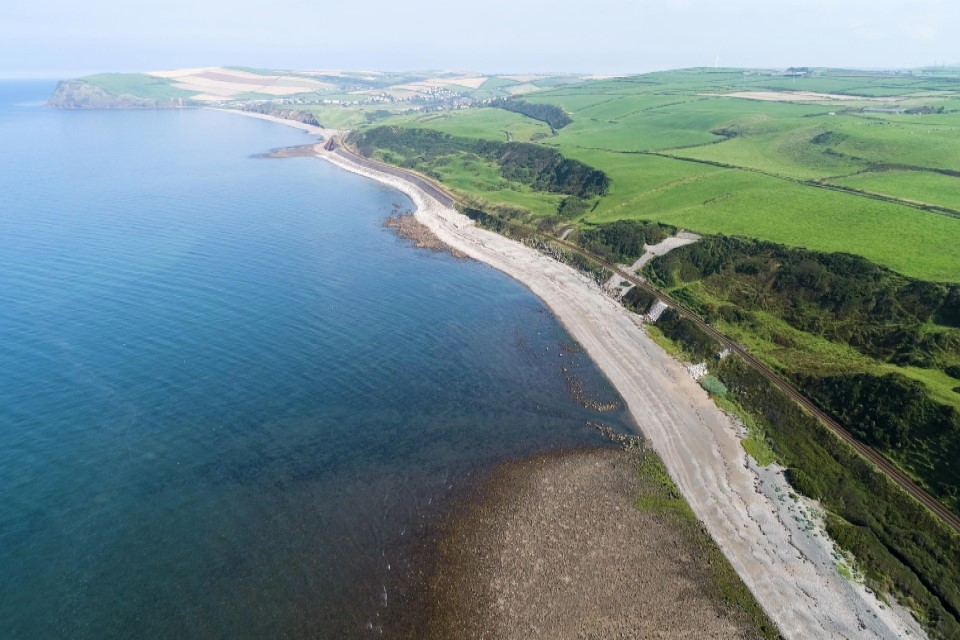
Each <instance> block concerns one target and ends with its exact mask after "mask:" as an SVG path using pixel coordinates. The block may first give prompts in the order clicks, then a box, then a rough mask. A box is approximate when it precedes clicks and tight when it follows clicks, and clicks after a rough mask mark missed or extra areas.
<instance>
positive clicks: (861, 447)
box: [551, 238, 960, 533]
mask: <svg viewBox="0 0 960 640" xmlns="http://www.w3.org/2000/svg"><path fill="white" fill-rule="evenodd" d="M551 240H552V241H553V242H556V243H558V244H561V245H563V246H564V247H565V248H567V249H569V250H571V251H575V252H577V253H579V254H580V255H582V256H583V257H585V258H589V259H590V260H592V261H594V262H596V263H597V264H600V265H603V266H604V267H605V268H607V269H609V270H611V271H613V272H614V273H616V274H617V275H618V276H620V277H621V278H623V279H624V280H627V281H628V282H630V283H631V284H633V285H635V286H638V287H641V288H643V289H644V290H646V291H648V292H650V293H651V294H653V295H655V296H656V297H657V298H658V299H659V300H661V301H662V302H664V303H665V304H667V305H669V306H671V307H673V308H674V309H676V310H677V312H678V313H680V314H681V315H682V316H684V317H685V318H688V319H689V320H691V321H692V322H694V323H695V324H696V325H697V326H698V327H699V328H700V329H701V330H703V332H704V333H706V334H708V335H709V336H711V337H712V338H714V339H715V340H717V342H719V343H720V344H721V345H723V346H725V347H727V348H729V349H730V350H731V351H732V352H734V353H736V354H737V355H739V356H740V357H741V358H742V359H743V360H744V361H746V362H747V364H749V365H750V366H751V367H753V368H754V369H755V370H756V371H757V372H758V373H760V375H762V376H763V377H764V378H766V379H767V380H769V381H770V382H771V383H773V384H774V385H776V386H777V388H779V389H780V390H781V391H783V392H784V393H786V394H787V395H788V396H789V397H790V398H791V399H792V400H793V401H794V402H796V403H797V404H799V405H800V406H801V407H803V408H804V409H805V410H806V411H807V412H808V413H810V414H812V415H813V416H814V417H816V418H817V419H818V420H820V422H822V423H823V424H824V425H825V426H826V427H827V428H828V429H830V431H832V432H833V433H834V434H835V435H836V436H837V437H839V438H840V439H841V440H843V441H844V442H846V443H847V444H849V445H850V446H851V447H853V448H854V449H855V450H856V451H857V452H858V453H859V454H860V455H862V456H863V457H865V458H867V459H868V460H869V461H870V462H872V463H873V464H874V466H876V467H877V468H878V469H879V470H880V471H881V472H883V473H884V474H885V475H886V476H887V477H889V478H890V479H891V480H893V482H895V483H896V484H897V485H898V486H899V487H900V488H901V489H903V490H904V491H906V492H907V493H908V494H910V495H911V496H913V498H914V499H916V500H917V501H918V502H919V503H920V504H922V505H923V506H925V507H927V508H928V509H930V511H932V512H933V513H934V514H935V515H936V516H937V517H939V518H940V519H941V520H942V521H943V522H944V523H946V524H947V525H948V526H949V527H951V528H952V529H953V530H954V531H956V532H957V533H960V517H958V516H957V515H956V514H954V513H953V512H952V511H950V510H949V509H948V508H947V507H946V506H944V505H943V504H941V503H940V501H939V500H937V499H936V498H935V497H933V496H932V495H930V494H929V493H928V492H927V491H926V490H925V489H924V488H923V487H921V486H919V485H918V484H917V483H916V481H914V480H913V478H911V477H910V476H908V475H907V474H906V473H904V471H903V470H902V469H900V468H899V467H898V466H896V465H895V464H893V463H892V462H890V461H889V460H888V459H887V458H885V457H884V456H883V455H882V454H880V453H878V452H877V451H876V450H874V449H873V448H872V447H870V446H869V445H867V444H865V443H863V442H861V441H860V440H859V439H858V438H857V437H856V436H854V435H853V434H852V433H850V432H849V431H847V430H846V429H845V428H844V427H843V426H842V425H840V423H838V422H837V421H836V420H834V419H833V418H831V417H830V416H829V415H828V414H827V413H825V412H824V411H823V410H822V409H820V408H819V407H818V406H817V405H816V404H814V403H813V402H812V401H811V400H810V399H809V398H807V397H806V396H804V395H803V394H802V393H800V391H798V390H797V389H796V388H795V387H794V386H793V385H791V384H790V383H789V382H787V381H786V380H784V379H783V378H782V377H780V375H779V374H777V373H776V372H774V371H773V370H772V369H770V368H769V367H768V366H767V365H765V364H764V363H763V362H761V361H760V360H758V359H757V358H755V357H754V356H753V355H751V354H750V352H749V351H747V350H746V348H744V347H743V346H741V345H740V344H739V343H737V342H734V341H733V340H731V339H730V338H727V337H726V336H724V335H723V334H722V333H720V332H719V331H717V330H716V329H715V328H713V327H712V326H710V325H709V324H708V323H707V322H705V321H704V320H703V319H701V318H700V317H699V316H698V315H696V314H695V313H693V312H692V311H690V310H689V309H687V308H686V307H684V306H683V305H682V304H680V303H679V302H678V301H676V300H674V299H673V298H672V297H670V296H669V295H667V294H665V293H663V292H662V291H659V290H658V289H656V288H655V287H653V286H651V285H650V284H649V283H647V282H646V281H645V280H642V279H640V278H639V277H637V276H636V275H633V274H631V273H627V272H625V271H623V270H622V269H621V268H620V267H618V266H617V265H613V264H610V263H609V262H607V261H605V260H603V259H602V258H599V257H598V256H596V255H594V254H592V253H590V252H589V251H584V250H583V249H581V248H580V247H578V246H577V245H575V244H573V243H571V242H567V241H566V240H560V239H559V238H551Z"/></svg>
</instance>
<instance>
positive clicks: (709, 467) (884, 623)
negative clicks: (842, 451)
mask: <svg viewBox="0 0 960 640" xmlns="http://www.w3.org/2000/svg"><path fill="white" fill-rule="evenodd" d="M317 155H318V157H320V158H322V159H325V160H327V161H328V162H331V163H332V164H335V165H337V166H339V167H340V168H342V169H344V170H347V171H350V172H352V173H356V174H358V175H362V176H364V177H367V178H370V179H372V180H375V181H377V182H380V183H382V184H385V185H387V186H390V187H392V188H394V189H397V190H398V191H400V192H401V193H404V194H405V195H406V196H407V197H409V198H410V199H411V200H412V201H413V203H414V205H415V207H416V211H415V214H414V215H416V217H417V218H418V219H419V220H420V222H421V223H423V224H424V225H425V226H427V227H428V228H430V229H431V230H432V231H433V232H434V234H435V235H437V237H438V238H439V239H440V241H442V242H444V243H446V244H448V245H450V246H451V247H454V248H455V249H457V250H459V251H461V252H462V253H465V254H466V255H468V256H470V257H472V258H474V259H476V260H478V261H480V262H483V263H485V264H487V265H488V266H491V267H493V268H495V269H497V270H498V271H501V272H503V273H504V274H506V275H508V276H509V277H511V278H513V279H515V280H517V281H518V282H520V283H521V284H523V285H525V286H526V287H527V288H528V289H530V291H531V292H532V293H533V294H534V295H536V296H537V297H538V298H540V300H542V301H543V302H544V304H546V306H547V307H548V308H550V310H551V311H552V312H553V313H554V315H555V316H556V317H557V319H558V320H559V321H560V322H561V324H562V325H563V326H564V328H565V329H566V330H567V332H568V333H569V334H570V335H571V336H572V337H573V338H574V339H576V340H577V341H578V342H579V343H580V344H581V345H583V347H584V349H585V350H586V352H587V354H588V355H589V356H590V358H591V359H592V360H593V361H594V362H595V363H596V364H597V366H598V368H599V369H600V370H601V371H602V372H603V373H604V375H606V376H607V378H608V379H609V380H610V382H611V383H612V384H613V386H614V388H615V389H616V390H617V392H618V393H620V395H621V397H623V399H624V402H625V403H626V405H627V408H628V410H629V411H630V414H631V416H632V417H633V419H634V421H635V423H636V424H637V427H638V428H639V430H640V432H641V434H642V435H643V436H644V438H645V439H646V440H647V442H649V443H650V445H651V447H652V448H653V450H654V451H655V452H656V453H657V455H658V456H659V457H660V458H661V460H663V463H664V465H665V466H666V468H667V469H668V471H669V473H670V475H671V477H672V478H673V480H674V481H675V482H676V484H677V485H678V487H679V488H680V491H681V493H682V494H683V497H684V499H685V500H686V501H687V503H688V504H689V505H690V507H691V508H692V509H693V511H694V513H695V515H696V516H697V518H698V519H699V520H700V521H701V522H703V524H704V525H705V526H706V528H707V530H708V532H709V533H710V535H711V537H712V538H713V539H714V541H715V542H716V543H717V544H718V546H719V547H720V548H721V550H722V551H723V553H724V555H725V556H726V557H727V559H728V561H729V562H730V564H731V565H732V566H733V568H734V570H735V571H736V572H737V574H738V575H739V576H740V577H741V579H742V580H743V581H744V583H746V585H747V586H748V588H749V589H750V591H751V592H752V593H753V594H754V597H755V598H756V599H757V601H758V602H759V604H760V606H761V607H762V608H763V610H764V612H765V613H766V614H767V615H768V616H769V617H770V619H771V620H773V621H774V623H775V624H777V625H778V627H779V628H780V631H781V632H782V633H783V635H784V636H785V637H787V638H811V637H826V638H838V637H859V638H900V637H903V636H904V635H905V634H910V635H911V636H913V637H925V635H926V634H925V633H924V632H923V630H922V628H921V627H920V626H919V625H918V624H917V623H916V621H915V620H914V619H913V617H912V616H911V615H910V614H909V612H908V611H906V610H905V609H904V608H902V607H899V606H896V605H894V606H890V605H887V604H884V603H882V602H881V601H880V600H878V599H877V597H876V596H874V595H873V594H872V593H870V592H868V591H867V590H866V589H865V588H864V587H863V586H862V585H859V584H855V583H852V582H849V581H847V580H846V579H844V578H843V577H842V576H841V575H840V573H839V571H838V570H837V568H836V560H835V559H834V557H833V555H832V554H833V546H832V544H831V543H830V542H829V541H828V539H827V538H826V536H825V534H823V533H822V531H821V532H816V529H817V527H813V528H810V529H809V530H808V524H809V523H810V522H811V521H812V520H814V518H813V515H812V514H811V511H812V510H813V509H815V505H812V504H806V505H805V504H803V503H802V502H801V501H799V500H798V501H797V503H796V504H794V503H792V501H791V504H790V505H789V506H788V505H787V504H785V503H784V502H783V501H784V500H785V499H786V496H788V495H791V494H792V493H793V492H792V489H791V488H790V486H789V484H788V483H787V481H786V479H785V478H784V476H783V472H782V470H779V469H772V468H770V467H768V468H766V469H758V468H757V467H756V466H755V465H754V464H753V463H752V461H750V460H749V459H748V458H747V455H746V452H745V451H744V450H743V447H742V446H741V444H740V437H741V434H740V432H739V431H740V429H739V427H738V426H737V425H736V424H735V423H734V421H733V419H732V418H731V417H730V416H728V415H726V414H725V413H723V412H722V411H721V410H720V409H719V408H718V407H717V406H716V405H715V404H714V403H713V401H712V400H710V398H709V396H708V395H707V393H706V391H704V390H703V389H702V388H701V387H700V385H698V384H697V383H696V382H695V381H694V380H693V379H692V378H690V376H689V375H688V374H687V372H686V370H685V368H684V366H683V365H682V364H681V363H680V362H679V361H678V360H675V359H674V358H673V357H672V356H670V355H669V354H667V353H666V352H665V351H664V350H662V349H661V348H660V347H659V346H658V345H656V344H655V343H654V342H653V341H652V340H651V339H650V338H649V337H648V336H647V334H646V332H645V331H643V329H642V328H641V326H640V325H639V322H638V318H636V317H635V316H633V315H632V314H630V312H628V311H627V310H626V309H625V308H623V307H622V306H621V305H619V304H617V303H616V302H615V301H614V300H612V299H611V298H610V297H608V296H606V295H605V294H604V293H603V292H602V291H601V289H600V288H599V287H598V286H597V285H596V284H595V283H594V282H592V281H591V280H589V279H587V278H586V277H585V276H583V275H582V274H580V273H579V272H576V271H575V270H573V269H572V268H571V267H568V266H566V265H563V264H561V263H559V262H557V261H555V260H553V259H551V258H549V257H547V256H544V255H542V254H540V253H538V252H536V251H535V250H534V249H531V248H529V247H526V246H524V245H521V244H520V243H517V242H515V241H513V240H510V239H508V238H506V237H504V236H501V235H499V234H496V233H494V232H492V231H487V230H485V229H481V228H479V227H477V226H476V225H475V224H474V222H473V221H472V220H470V219H469V218H467V217H466V216H465V215H463V214H461V213H459V212H457V211H455V210H453V209H450V208H447V207H444V206H443V205H441V204H440V203H439V202H437V201H436V200H435V199H433V198H431V197H430V196H429V195H428V194H427V193H425V192H424V191H423V190H422V189H420V188H419V187H418V186H417V185H415V184H414V183H412V182H410V181H408V180H404V179H403V178H401V177H398V176H395V175H392V174H388V173H385V172H381V171H376V170H373V169H370V168H368V167H362V166H359V165H356V164H354V163H352V162H350V161H349V160H347V159H345V158H344V157H343V156H340V155H334V154H332V153H329V152H325V151H322V150H318V154H317Z"/></svg>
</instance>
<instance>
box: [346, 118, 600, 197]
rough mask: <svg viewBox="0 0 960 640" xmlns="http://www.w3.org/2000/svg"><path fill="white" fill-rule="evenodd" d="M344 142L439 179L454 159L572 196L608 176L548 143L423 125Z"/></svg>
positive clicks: (370, 132) (594, 189) (591, 193)
mask: <svg viewBox="0 0 960 640" xmlns="http://www.w3.org/2000/svg"><path fill="white" fill-rule="evenodd" d="M347 142H348V144H351V145H353V146H355V147H356V148H357V150H358V151H359V152H360V153H361V154H362V155H364V156H366V157H372V156H375V155H378V156H380V157H382V158H383V159H385V160H387V161H388V162H393V163H394V164H399V165H401V166H406V167H410V168H413V169H418V170H420V171H423V172H425V173H428V174H430V175H433V176H435V177H438V178H440V179H443V178H444V172H445V168H447V167H450V166H451V165H453V164H454V162H459V163H460V164H461V166H463V163H464V162H472V163H480V164H483V165H485V166H486V167H487V168H493V169H495V170H496V171H497V172H498V173H499V176H500V178H502V179H503V180H504V181H505V183H506V184H507V185H508V186H510V185H517V186H519V187H521V188H526V189H528V190H532V191H540V192H545V193H554V194H565V195H568V196H575V197H577V198H593V197H595V196H599V195H603V194H604V193H605V192H606V190H607V188H608V186H609V179H608V178H607V176H606V175H605V174H604V173H603V172H602V171H598V170H597V169H594V168H593V167H590V166H588V165H586V164H584V163H582V162H579V161H576V160H570V159H568V158H565V157H563V156H562V155H561V154H560V153H559V152H557V151H556V150H554V149H550V148H547V147H543V146H539V145H535V144H530V143H523V142H496V141H492V140H478V139H471V138H466V137H461V136H451V135H449V134H444V133H440V132H438V131H432V130H428V129H406V128H399V127H385V126H384V127H374V128H370V129H366V130H363V131H357V132H354V133H351V134H350V135H349V136H348V137H347Z"/></svg>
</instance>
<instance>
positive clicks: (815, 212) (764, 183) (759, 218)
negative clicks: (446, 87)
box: [405, 71, 960, 281]
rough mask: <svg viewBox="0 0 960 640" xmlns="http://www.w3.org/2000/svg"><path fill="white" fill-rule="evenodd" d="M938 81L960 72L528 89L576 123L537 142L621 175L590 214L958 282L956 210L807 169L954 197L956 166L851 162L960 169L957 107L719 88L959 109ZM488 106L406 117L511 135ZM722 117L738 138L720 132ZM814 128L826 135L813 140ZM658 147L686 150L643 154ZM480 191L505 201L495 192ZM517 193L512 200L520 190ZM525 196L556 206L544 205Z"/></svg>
mask: <svg viewBox="0 0 960 640" xmlns="http://www.w3.org/2000/svg"><path fill="white" fill-rule="evenodd" d="M943 88H950V89H952V90H953V91H956V90H958V89H960V83H958V82H956V80H955V79H952V78H946V79H942V78H915V77H909V76H882V75H879V74H869V73H865V74H858V73H833V74H830V75H827V76H825V77H817V78H799V79H789V78H773V77H768V76H745V75H743V73H741V72H739V71H719V72H713V71H710V72H704V71H687V72H669V73H656V74H649V75H646V76H639V77H635V78H625V79H612V80H604V81H597V82H588V83H582V84H579V85H573V86H564V87H560V88H557V89H554V90H549V91H542V92H539V93H535V94H529V95H527V96H525V98H524V99H525V100H528V101H532V102H549V103H553V104H558V105H560V106H562V107H563V108H564V109H565V110H567V111H568V112H569V113H571V115H572V117H573V119H574V122H573V124H571V125H569V126H568V127H565V128H564V129H561V130H560V131H559V132H557V135H556V136H554V137H550V138H544V139H542V140H541V142H542V143H543V144H548V145H551V146H555V147H556V148H558V149H559V150H560V151H561V152H562V153H564V155H567V156H569V157H571V158H575V159H578V160H581V161H583V162H586V163H588V164H590V165H592V166H595V167H597V168H599V169H602V170H604V171H605V172H607V173H608V175H610V177H611V178H612V180H613V186H612V188H611V189H610V192H609V193H608V195H606V196H605V197H604V198H602V199H601V201H600V203H599V205H598V206H597V207H596V208H595V209H593V211H592V212H591V213H590V215H589V216H588V217H587V220H588V221H591V222H597V221H610V220H614V219H620V218H643V219H654V220H660V221H664V222H668V223H671V224H674V225H678V226H682V227H685V228H688V229H692V230H696V231H703V232H708V233H717V232H719V233H728V234H742V235H748V236H752V237H757V238H762V239H765V240H771V241H774V242H780V243H783V244H788V245H793V246H803V247H808V248H812V249H819V250H824V251H849V252H853V253H857V254H859V255H862V256H864V257H867V258H869V259H871V260H873V261H875V262H877V263H879V264H883V265H886V266H889V267H890V268H892V269H894V270H896V271H899V272H901V273H904V274H906V275H910V276H914V277H919V278H923V279H927V280H939V281H957V280H960V260H958V259H957V251H956V249H955V247H957V246H960V219H954V218H950V217H947V216H943V215H940V214H936V213H932V212H927V211H921V210H918V209H916V208H912V207H909V206H904V205H901V204H897V203H891V202H882V201H878V200H874V199H870V198H865V197H860V196H857V195H853V194H848V193H841V192H836V191H831V190H827V189H822V188H818V187H816V186H810V185H804V184H800V182H799V181H804V180H813V179H827V180H828V181H830V180H833V181H835V182H834V183H835V184H837V185H840V186H845V187H852V188H855V189H859V190H864V191H871V192H875V193H878V194H882V195H886V196H892V197H895V198H903V199H907V200H913V201H920V202H924V203H928V204H934V205H940V206H947V207H950V206H951V205H953V203H955V202H957V199H958V196H956V195H955V194H954V192H955V191H958V189H960V187H958V186H957V185H960V179H958V178H953V177H950V176H944V175H942V174H932V173H921V172H917V171H911V172H909V173H907V174H906V175H899V176H897V175H896V174H889V173H883V174H879V175H878V177H873V174H866V175H856V176H854V175H853V174H857V173H858V172H863V171H865V170H867V169H868V168H870V167H871V166H872V165H873V164H874V163H889V164H909V165H915V166H917V167H920V168H936V169H949V170H958V169H960V135H955V134H956V133H960V117H958V114H954V113H949V112H947V113H944V114H932V115H926V116H910V115H892V114H889V115H888V114H876V113H869V114H860V113H856V114H854V113H851V114H845V113H843V112H842V109H843V108H844V107H845V106H847V103H834V102H831V103H826V104H787V103H779V102H761V101H755V100H746V99H736V98H728V97H723V96H722V94H725V93H729V92H733V91H774V90H788V91H789V90H803V91H816V92H824V93H835V94H843V93H845V94H849V95H867V96H890V97H891V98H896V99H898V100H902V101H901V102H897V103H890V104H891V105H894V106H900V107H906V106H918V105H929V106H933V107H937V106H945V108H960V106H958V103H957V101H956V98H955V97H954V94H953V93H952V92H950V93H936V91H937V90H939V89H943ZM855 104H857V105H867V106H870V107H871V108H880V107H884V106H885V105H886V103H884V102H858V103H855ZM483 113H484V110H482V109H481V110H470V111H464V112H451V113H449V114H447V115H446V117H444V118H443V119H437V120H430V119H422V120H419V121H416V122H415V123H411V122H410V121H409V120H407V121H405V124H408V125H413V124H415V125H416V126H422V127H426V128H436V129H439V130H442V131H445V132H448V133H453V134H457V135H469V136H472V137H487V138H491V139H503V138H502V136H503V135H504V133H503V131H504V125H502V124H501V123H500V122H499V120H498V118H500V117H502V116H500V115H497V116H493V115H482V114H483ZM830 113H834V114H835V115H829V114H830ZM488 119H489V122H488V121H487V120H488ZM511 126H512V125H511ZM720 129H722V130H723V132H724V133H726V134H727V135H731V134H733V135H734V136H735V137H731V138H729V139H727V138H725V137H724V136H721V135H718V134H717V133H716V131H718V130H720ZM821 134H827V135H823V136H821ZM831 134H832V135H831ZM817 136H821V138H820V139H819V140H820V141H819V142H815V141H814V140H815V139H816V138H817ZM691 145H693V146H691ZM678 147H680V148H678ZM650 151H654V152H658V153H663V154H669V155H672V156H676V157H677V158H678V159H676V160H671V159H665V158H661V157H655V156H649V155H646V152H650ZM691 160H704V161H708V162H714V163H722V164H725V165H733V166H735V167H738V168H731V169H724V168H721V167H716V166H711V165H709V164H703V163H698V162H692V161H691ZM761 172H762V173H761ZM764 174H768V175H764ZM778 176H779V178H780V179H778ZM931 189H933V191H934V192H933V193H931V194H926V192H928V191H930V190H931ZM480 195H482V197H484V198H486V199H488V200H493V201H496V199H497V198H496V195H495V194H493V193H490V192H485V193H483V194H480ZM534 198H536V196H534ZM528 200H529V198H528ZM508 201H510V202H511V203H513V204H517V200H516V199H515V198H512V199H511V198H508ZM530 208H531V209H532V210H534V211H537V212H549V210H550V208H549V206H546V205H543V206H531V207H530Z"/></svg>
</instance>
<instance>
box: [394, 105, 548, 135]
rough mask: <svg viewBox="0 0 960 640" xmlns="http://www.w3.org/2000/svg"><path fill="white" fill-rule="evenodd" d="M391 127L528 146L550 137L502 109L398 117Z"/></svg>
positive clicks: (529, 121) (528, 120) (536, 124)
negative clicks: (539, 139)
mask: <svg viewBox="0 0 960 640" xmlns="http://www.w3.org/2000/svg"><path fill="white" fill-rule="evenodd" d="M390 124H391V125H397V126H403V127H416V128H425V129H434V130H436V131H442V132H444V133H449V134H452V135H458V136H465V137H468V138H488V139H491V136H492V139H496V140H506V141H509V140H516V141H517V142H528V141H530V140H534V139H537V138H542V137H545V136H549V135H550V127H548V126H547V125H546V124H544V123H543V122H540V121H539V120H534V119H532V118H527V117H526V116H522V115H520V114H519V113H514V112H512V111H505V110H503V109H465V110H460V111H442V112H438V113H428V114H423V115H409V116H399V117H397V118H395V119H393V120H390Z"/></svg>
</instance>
